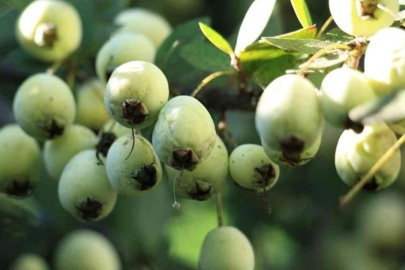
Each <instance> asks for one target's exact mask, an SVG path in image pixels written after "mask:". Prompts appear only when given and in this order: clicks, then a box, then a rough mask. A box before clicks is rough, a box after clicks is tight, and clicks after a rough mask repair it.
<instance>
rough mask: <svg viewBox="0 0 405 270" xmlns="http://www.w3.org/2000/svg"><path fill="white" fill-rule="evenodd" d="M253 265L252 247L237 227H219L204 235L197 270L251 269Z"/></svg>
mask: <svg viewBox="0 0 405 270" xmlns="http://www.w3.org/2000/svg"><path fill="white" fill-rule="evenodd" d="M254 267H255V258H254V252H253V247H252V245H251V243H250V241H249V239H248V238H247V237H246V236H245V235H244V234H243V233H242V232H241V231H240V230H239V229H237V228H235V227H232V226H224V227H219V228H215V229H213V230H212V231H210V232H209V233H208V234H207V236H206V237H205V239H204V242H203V244H202V247H201V250H200V257H199V259H198V270H253V269H254Z"/></svg>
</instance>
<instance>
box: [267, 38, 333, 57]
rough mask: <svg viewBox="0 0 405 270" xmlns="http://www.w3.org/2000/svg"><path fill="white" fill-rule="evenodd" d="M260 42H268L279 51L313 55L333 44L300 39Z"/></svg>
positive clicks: (268, 39)
mask: <svg viewBox="0 0 405 270" xmlns="http://www.w3.org/2000/svg"><path fill="white" fill-rule="evenodd" d="M262 41H265V42H268V43H269V44H271V45H274V46H276V47H278V48H280V49H283V50H287V51H293V52H300V53H307V54H315V53H317V52H318V51H319V50H321V49H323V48H325V47H328V46H330V45H332V44H336V43H334V42H329V41H324V40H317V39H301V38H279V37H266V38H262Z"/></svg>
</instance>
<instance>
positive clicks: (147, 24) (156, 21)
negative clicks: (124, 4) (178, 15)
mask: <svg viewBox="0 0 405 270" xmlns="http://www.w3.org/2000/svg"><path fill="white" fill-rule="evenodd" d="M114 23H115V24H117V25H119V26H122V27H121V28H120V29H119V30H118V31H122V32H127V31H131V32H138V33H142V34H144V35H146V36H148V37H149V38H150V39H151V40H152V41H153V43H154V44H155V47H156V48H159V46H160V45H161V44H162V42H163V41H164V40H165V39H166V37H168V36H169V35H170V33H171V32H172V27H171V26H170V24H169V22H168V21H167V20H166V19H165V18H164V17H163V16H161V15H160V14H158V13H155V12H153V11H150V10H147V9H144V8H129V9H126V10H123V11H122V12H121V13H119V14H118V15H117V16H116V17H115V19H114Z"/></svg>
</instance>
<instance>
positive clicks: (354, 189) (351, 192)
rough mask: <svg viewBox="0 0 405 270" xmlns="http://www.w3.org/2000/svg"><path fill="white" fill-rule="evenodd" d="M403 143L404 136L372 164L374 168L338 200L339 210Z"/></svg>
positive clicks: (404, 140)
mask: <svg viewBox="0 0 405 270" xmlns="http://www.w3.org/2000/svg"><path fill="white" fill-rule="evenodd" d="M404 143H405V134H404V135H402V136H401V137H400V138H399V139H398V140H397V141H396V142H395V144H394V145H393V146H391V148H390V149H388V150H387V152H385V154H384V155H383V156H382V157H381V158H380V159H379V160H378V161H377V162H376V163H375V164H374V166H373V167H372V168H371V169H370V170H369V171H368V173H367V174H366V175H365V176H364V177H363V178H361V179H360V181H359V182H357V184H356V185H355V186H353V187H352V188H351V189H350V190H349V192H348V193H347V194H346V195H344V196H343V197H341V198H340V200H339V205H340V207H341V208H343V207H345V206H346V205H347V204H348V203H349V202H350V201H351V200H352V199H353V198H354V197H355V196H356V195H357V193H359V191H360V190H362V189H363V187H364V185H366V184H367V183H368V181H370V179H371V178H372V177H373V176H374V175H375V174H376V173H377V172H378V170H379V169H381V167H382V166H384V164H385V163H386V162H387V161H388V159H390V158H391V156H392V155H393V154H394V153H395V151H397V150H398V149H399V148H400V147H401V145H402V144H404Z"/></svg>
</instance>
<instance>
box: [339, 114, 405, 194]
mask: <svg viewBox="0 0 405 270" xmlns="http://www.w3.org/2000/svg"><path fill="white" fill-rule="evenodd" d="M395 142H396V136H395V134H394V132H393V131H392V130H391V129H390V128H388V126H387V125H386V124H384V123H383V122H379V123H374V124H372V125H366V126H365V127H364V130H363V131H362V132H361V133H359V134H358V133H355V132H354V131H352V130H345V131H344V132H343V133H342V135H341V136H340V138H339V141H338V144H337V146H336V152H335V167H336V170H337V173H338V174H339V176H340V178H341V179H342V180H343V182H344V183H346V184H347V185H349V186H353V185H355V184H356V183H357V182H358V181H359V179H361V178H362V177H363V176H365V175H366V174H367V173H368V171H369V170H370V169H371V168H372V167H373V166H374V164H375V163H376V162H377V161H378V160H379V159H380V158H381V157H382V155H384V154H385V153H386V152H387V151H388V149H389V148H390V147H392V145H393V144H394V143H395ZM400 166H401V155H400V153H399V151H398V150H396V151H395V153H394V155H392V156H391V158H390V159H388V161H387V162H386V163H385V164H384V165H383V166H382V167H381V169H379V170H378V172H377V173H376V174H375V175H374V177H373V178H372V180H371V181H370V182H369V183H368V184H366V185H365V187H364V189H367V190H373V191H375V190H380V189H383V188H386V187H388V186H389V185H391V184H392V183H393V182H394V180H395V179H396V177H397V176H398V174H399V170H400Z"/></svg>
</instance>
